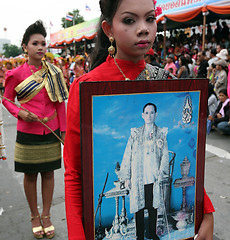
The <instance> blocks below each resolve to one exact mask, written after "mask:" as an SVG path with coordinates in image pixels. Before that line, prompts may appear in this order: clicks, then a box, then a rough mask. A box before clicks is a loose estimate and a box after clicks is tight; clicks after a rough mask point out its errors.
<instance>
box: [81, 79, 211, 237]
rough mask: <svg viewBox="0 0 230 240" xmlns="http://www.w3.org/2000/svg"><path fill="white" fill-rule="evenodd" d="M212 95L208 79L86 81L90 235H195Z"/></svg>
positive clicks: (83, 129)
mask: <svg viewBox="0 0 230 240" xmlns="http://www.w3.org/2000/svg"><path fill="white" fill-rule="evenodd" d="M207 96H208V80H204V79H182V80H160V81H149V80H147V81H102V82H82V83H80V114H81V151H82V188H83V189H82V190H83V191H82V194H83V224H84V228H85V234H86V239H87V240H92V239H94V240H101V239H105V240H106V239H124V240H125V239H130V240H132V239H137V236H138V237H139V238H138V239H162V240H166V239H167V240H168V239H174V240H177V239H178V240H179V239H193V237H194V236H195V235H196V234H197V232H198V229H199V226H200V224H201V221H202V218H203V197H204V159H205V140H206V118H207Z"/></svg>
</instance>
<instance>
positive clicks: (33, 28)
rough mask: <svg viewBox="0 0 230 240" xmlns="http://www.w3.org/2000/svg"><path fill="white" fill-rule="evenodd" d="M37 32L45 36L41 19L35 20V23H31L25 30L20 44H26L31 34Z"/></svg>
mask: <svg viewBox="0 0 230 240" xmlns="http://www.w3.org/2000/svg"><path fill="white" fill-rule="evenodd" d="M36 33H39V34H41V35H42V36H43V37H44V38H46V35H47V33H46V29H45V27H44V25H43V22H42V21H41V20H38V21H36V22H35V23H33V24H31V25H30V26H29V27H28V28H27V29H26V31H25V33H24V35H23V38H22V43H21V46H23V44H25V45H27V44H28V42H29V40H30V37H31V35H33V34H36Z"/></svg>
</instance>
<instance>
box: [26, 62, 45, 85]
mask: <svg viewBox="0 0 230 240" xmlns="http://www.w3.org/2000/svg"><path fill="white" fill-rule="evenodd" d="M28 66H29V68H30V71H31V73H32V75H33V77H34V81H35V82H37V83H41V82H42V81H43V77H42V76H41V75H39V74H36V73H35V72H34V71H33V69H32V68H31V66H30V65H29V64H28Z"/></svg>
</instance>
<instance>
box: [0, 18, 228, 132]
mask: <svg viewBox="0 0 230 240" xmlns="http://www.w3.org/2000/svg"><path fill="white" fill-rule="evenodd" d="M164 43H165V46H164ZM92 50H93V48H91V49H87V51H85V50H83V49H82V51H81V50H79V51H78V53H77V55H76V56H72V55H71V54H69V55H66V56H63V55H59V54H53V53H51V52H47V53H46V60H47V61H49V62H51V63H53V64H55V65H56V66H58V67H59V68H60V69H62V71H63V74H64V78H65V81H66V84H67V87H68V89H69V88H70V85H71V84H72V82H73V81H74V80H75V79H76V78H78V77H80V76H81V75H83V74H85V73H87V72H89V71H90V66H91V62H90V54H91V52H92ZM164 50H165V51H166V52H165V53H164ZM25 61H26V57H25V56H24V55H20V56H18V57H15V58H8V59H5V58H4V57H2V58H0V93H1V94H3V92H4V79H5V74H6V72H7V71H8V70H10V69H13V68H16V67H18V66H19V65H21V64H22V63H24V62H25ZM145 61H146V63H149V64H152V65H154V66H157V67H160V68H164V69H166V70H168V71H169V72H171V73H172V74H173V75H175V76H176V77H177V78H182V79H183V78H184V79H185V78H208V79H209V93H208V96H209V98H208V106H207V108H208V116H207V119H208V124H209V125H208V132H209V131H211V130H214V129H216V130H218V131H219V132H220V133H221V134H230V106H229V97H228V94H227V86H228V81H230V72H229V69H230V64H229V63H230V31H229V27H228V25H227V24H226V22H225V21H223V22H222V23H221V24H220V23H219V22H218V21H217V22H216V28H215V29H214V30H213V29H212V28H211V26H210V25H208V26H207V34H206V37H205V46H204V49H203V50H202V34H199V33H196V32H195V29H193V31H192V33H191V34H188V33H185V31H184V30H180V31H178V30H171V31H170V32H169V35H168V36H167V37H166V41H164V36H163V35H162V34H160V33H158V34H157V37H156V40H155V43H154V46H153V47H152V49H150V51H149V52H148V53H147V54H146V56H145Z"/></svg>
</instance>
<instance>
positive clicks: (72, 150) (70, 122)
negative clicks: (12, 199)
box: [64, 57, 214, 240]
mask: <svg viewBox="0 0 230 240" xmlns="http://www.w3.org/2000/svg"><path fill="white" fill-rule="evenodd" d="M116 61H117V64H118V65H119V67H120V68H121V69H122V71H123V72H124V74H125V76H126V77H128V78H129V79H131V80H134V79H136V78H137V76H138V75H139V74H140V73H141V71H142V70H143V69H144V67H145V61H144V60H141V61H139V62H138V63H136V64H134V63H132V62H128V61H124V60H119V59H117V60H116ZM102 80H103V81H107V80H108V81H110V80H111V81H120V80H124V77H123V75H122V74H121V72H120V70H119V69H118V67H117V66H116V65H115V63H114V60H113V58H111V57H108V58H107V60H106V62H104V63H103V64H101V65H100V66H98V67H97V68H95V69H94V70H92V71H90V72H89V73H87V74H85V75H83V76H81V77H80V78H78V79H76V80H75V81H74V82H73V83H72V84H71V87H70V94H69V100H68V105H67V130H66V137H65V145H64V164H65V203H66V204H65V205H66V216H67V226H68V235H69V236H68V237H69V238H68V239H69V240H75V239H85V235H84V229H83V225H82V186H81V149H80V108H79V82H83V81H102ZM204 208H205V209H204V212H205V213H208V212H213V211H214V209H213V206H212V203H211V201H210V200H209V198H208V196H207V195H206V194H205V198H204Z"/></svg>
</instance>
